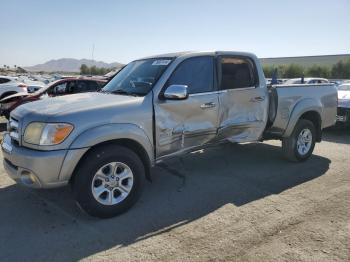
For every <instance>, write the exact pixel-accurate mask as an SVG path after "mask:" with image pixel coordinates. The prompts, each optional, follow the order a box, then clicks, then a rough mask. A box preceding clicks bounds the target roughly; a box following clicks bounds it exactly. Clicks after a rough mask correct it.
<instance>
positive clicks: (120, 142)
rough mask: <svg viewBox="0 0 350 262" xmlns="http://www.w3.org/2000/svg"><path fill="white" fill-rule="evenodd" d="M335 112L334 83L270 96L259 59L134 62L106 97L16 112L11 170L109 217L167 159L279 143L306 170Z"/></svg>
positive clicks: (214, 55) (235, 55)
mask: <svg viewBox="0 0 350 262" xmlns="http://www.w3.org/2000/svg"><path fill="white" fill-rule="evenodd" d="M336 113H337V91H336V89H335V88H334V87H333V86H332V85H331V84H320V85H280V86H270V87H267V86H266V82H265V77H264V73H263V71H262V68H261V65H260V63H259V60H258V59H257V57H256V56H255V55H253V54H249V53H242V52H186V53H176V54H167V55H160V56H154V57H148V58H144V59H140V60H135V61H133V62H131V63H129V64H128V65H127V66H125V67H124V68H123V69H122V70H121V71H120V72H119V73H118V74H117V75H116V76H115V77H114V78H113V79H112V80H111V81H110V82H109V83H108V84H107V85H106V86H105V87H104V88H103V89H102V91H101V92H95V93H84V94H76V95H69V96H65V97H57V98H51V99H46V100H43V101H37V102H33V103H28V104H25V105H22V106H20V107H18V108H17V109H16V110H14V111H13V112H12V113H11V117H10V121H9V124H8V133H6V134H5V135H4V138H3V143H2V150H3V156H4V167H5V169H6V171H7V173H8V174H9V176H10V177H12V178H13V179H14V180H15V181H17V182H19V183H21V184H24V185H26V186H30V187H34V188H53V187H59V186H65V185H67V184H70V185H71V186H72V189H73V193H74V196H75V199H76V201H77V203H78V204H79V205H80V206H81V207H82V208H83V209H84V210H85V211H86V212H87V213H89V214H90V215H93V216H97V217H102V218H104V217H111V216H115V215H118V214H120V213H122V212H125V211H126V210H127V209H128V208H130V207H131V206H132V205H133V204H134V203H135V201H136V200H137V198H138V197H139V195H140V192H141V188H142V186H143V180H144V179H145V178H147V179H150V168H151V167H152V166H154V165H155V164H156V163H158V162H160V161H162V160H164V159H165V158H167V157H174V156H177V155H179V154H184V153H186V152H190V151H194V150H198V149H199V148H203V147H205V146H208V145H211V144H215V143H220V142H223V141H230V142H233V143H240V142H254V141H263V140H265V139H279V140H282V149H283V153H284V155H285V156H286V158H287V159H290V160H293V161H304V160H306V159H307V158H309V157H310V155H311V154H312V152H313V149H314V146H315V142H320V141H321V133H322V129H323V128H325V127H328V126H331V125H333V124H334V123H335V121H336ZM232 153H233V154H234V152H232Z"/></svg>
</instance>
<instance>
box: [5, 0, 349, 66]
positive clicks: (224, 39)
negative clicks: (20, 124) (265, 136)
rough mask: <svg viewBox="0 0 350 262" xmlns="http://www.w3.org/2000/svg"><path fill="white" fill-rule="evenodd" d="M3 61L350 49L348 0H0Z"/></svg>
mask: <svg viewBox="0 0 350 262" xmlns="http://www.w3.org/2000/svg"><path fill="white" fill-rule="evenodd" d="M0 6H1V10H2V11H1V21H0V32H1V34H0V36H1V37H0V64H9V65H13V64H17V65H22V66H28V65H33V64H37V63H43V62H46V61H47V60H50V59H57V58H62V57H72V58H91V51H92V45H93V44H94V45H95V52H94V58H95V59H96V60H101V61H105V62H115V61H118V62H122V63H126V62H129V61H130V60H133V59H136V58H139V57H143V56H148V55H153V54H159V53H166V52H173V51H184V50H244V51H249V52H254V53H256V54H257V55H258V56H259V57H279V56H299V55H322V54H341V53H343V54H344V53H350V33H349V32H350V15H349V11H350V0H333V1H325V0H318V1H316V0H308V1H306V0H304V1H301V0H289V1H288V0H284V1H278V0H260V1H259V0H255V1H254V0H251V1H248V0H246V1H234V0H231V1H229V0H227V1H219V0H216V1H214V0H212V1H210V0H201V1H200V0H198V1H196V0H192V1H191V0H187V1H186V0H180V1H176V0H173V1H166V0H163V1H162V0H148V1H146V0H142V1H141V0H139V1H136V0H127V1H117V0H114V1H113V0H105V1H103V0H99V1H97V0H94V1H91V0H85V1H83V0H70V1H68V0H57V1H49V0H22V1H20V0H11V1H2V3H1V4H0Z"/></svg>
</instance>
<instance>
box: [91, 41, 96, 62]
mask: <svg viewBox="0 0 350 262" xmlns="http://www.w3.org/2000/svg"><path fill="white" fill-rule="evenodd" d="M94 51H95V43H93V44H92V54H91V59H92V60H94Z"/></svg>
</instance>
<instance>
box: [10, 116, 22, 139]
mask: <svg viewBox="0 0 350 262" xmlns="http://www.w3.org/2000/svg"><path fill="white" fill-rule="evenodd" d="M18 126H19V125H18V120H16V119H14V118H13V117H11V118H10V120H9V124H8V131H9V132H10V137H11V139H12V141H14V142H15V143H16V144H18V143H19V138H20V135H19V134H20V133H19V128H18Z"/></svg>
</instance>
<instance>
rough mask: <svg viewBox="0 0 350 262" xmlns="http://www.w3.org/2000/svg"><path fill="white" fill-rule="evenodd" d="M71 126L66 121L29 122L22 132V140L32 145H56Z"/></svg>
mask: <svg viewBox="0 0 350 262" xmlns="http://www.w3.org/2000/svg"><path fill="white" fill-rule="evenodd" d="M72 130H73V126H72V125H70V124H66V123H49V124H46V123H40V122H33V123H30V124H29V125H28V126H27V128H26V130H25V132H24V142H26V143H29V144H34V145H45V146H50V145H57V144H60V143H62V142H63V141H64V140H65V139H66V138H67V137H68V136H69V134H70V133H71V132H72Z"/></svg>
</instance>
